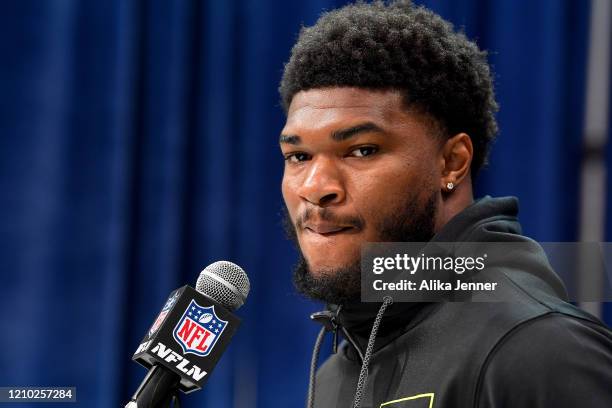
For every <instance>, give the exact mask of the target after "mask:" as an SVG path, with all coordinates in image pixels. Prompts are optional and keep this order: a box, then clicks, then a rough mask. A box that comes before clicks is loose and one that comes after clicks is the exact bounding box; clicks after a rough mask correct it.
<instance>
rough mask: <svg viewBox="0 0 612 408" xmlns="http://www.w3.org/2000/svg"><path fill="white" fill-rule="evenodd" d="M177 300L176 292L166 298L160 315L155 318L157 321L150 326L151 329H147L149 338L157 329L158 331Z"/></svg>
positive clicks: (177, 294)
mask: <svg viewBox="0 0 612 408" xmlns="http://www.w3.org/2000/svg"><path fill="white" fill-rule="evenodd" d="M178 298H179V293H178V292H177V293H174V294H173V295H171V296H170V297H169V298H168V300H167V301H166V304H165V305H164V307H163V308H162V311H161V313H160V314H159V316H157V319H155V323H153V326H151V328H150V329H149V337H150V336H152V335H153V334H154V333H155V332H156V331H157V329H159V326H161V324H162V323H163V322H164V320H166V316H167V315H168V311H169V310H170V308H171V307H172V306H174V303H175V302H176V300H177V299H178Z"/></svg>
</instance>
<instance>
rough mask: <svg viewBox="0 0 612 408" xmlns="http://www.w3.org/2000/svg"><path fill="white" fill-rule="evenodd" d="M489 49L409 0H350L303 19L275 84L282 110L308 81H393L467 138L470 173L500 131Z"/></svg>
mask: <svg viewBox="0 0 612 408" xmlns="http://www.w3.org/2000/svg"><path fill="white" fill-rule="evenodd" d="M486 57H487V54H486V52H484V51H481V50H480V49H479V48H478V46H477V45H476V44H475V43H474V42H472V41H470V40H468V39H467V37H466V36H465V35H464V34H463V33H462V32H455V31H454V29H453V26H452V24H451V23H449V22H447V21H445V20H443V19H442V18H441V17H440V16H438V15H436V14H434V13H433V12H431V11H430V10H427V9H425V8H423V7H415V6H413V5H411V4H410V3H409V2H407V1H398V2H394V3H392V4H385V3H383V2H374V3H364V2H359V3H356V4H350V5H347V6H344V7H342V8H340V9H337V10H333V11H329V12H326V13H324V14H322V15H321V17H320V18H319V20H318V21H317V22H316V24H315V25H314V26H312V27H303V28H302V30H301V31H300V35H299V38H298V40H297V43H296V44H295V45H294V47H293V49H292V50H291V57H290V59H289V62H288V63H287V64H286V65H285V69H284V73H283V77H282V80H281V84H280V89H279V90H280V94H281V98H282V105H283V108H284V109H285V112H286V111H287V110H288V108H289V105H290V104H291V100H292V99H293V96H294V95H295V94H296V93H298V92H300V91H305V90H308V89H315V88H325V87H342V86H347V87H359V88H366V89H398V90H400V91H401V92H402V94H403V95H404V96H403V97H404V100H405V104H406V106H407V107H410V108H417V109H419V110H420V111H422V112H423V113H425V114H428V115H430V117H432V118H433V119H434V120H435V121H436V122H437V125H440V126H439V127H440V128H441V129H443V132H444V133H445V135H446V137H451V136H453V135H455V134H457V133H461V132H465V133H467V134H468V135H469V136H470V138H471V139H472V143H473V145H474V157H473V159H472V166H471V170H472V177H475V175H476V174H477V173H478V171H479V170H480V168H481V167H482V166H483V165H484V164H486V159H487V155H488V151H489V146H490V144H491V142H492V140H493V139H494V137H495V135H496V133H497V123H496V120H495V113H496V111H497V103H496V102H495V96H494V91H493V81H492V79H491V70H490V67H489V64H488V63H487V58H486Z"/></svg>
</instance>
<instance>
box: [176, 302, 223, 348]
mask: <svg viewBox="0 0 612 408" xmlns="http://www.w3.org/2000/svg"><path fill="white" fill-rule="evenodd" d="M226 325H227V321H226V320H221V319H219V317H218V316H217V314H216V313H215V307H214V306H208V307H202V306H200V305H198V304H197V303H196V301H195V300H192V301H191V303H190V304H189V306H188V307H187V309H185V313H183V316H182V317H181V319H180V320H179V322H178V324H177V325H176V327H175V328H174V332H173V335H174V339H175V340H176V341H177V343H178V344H180V345H181V348H182V349H183V353H185V354H187V353H193V354H197V355H199V356H203V357H204V356H207V355H208V354H210V352H211V351H212V349H213V347H214V346H215V344H216V343H217V340H218V339H219V337H221V333H223V329H225V326H226Z"/></svg>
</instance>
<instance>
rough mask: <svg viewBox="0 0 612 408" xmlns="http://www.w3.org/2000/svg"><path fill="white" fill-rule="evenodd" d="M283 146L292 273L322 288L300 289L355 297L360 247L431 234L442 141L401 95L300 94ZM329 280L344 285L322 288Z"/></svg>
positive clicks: (351, 90)
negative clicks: (296, 257) (296, 254)
mask: <svg viewBox="0 0 612 408" xmlns="http://www.w3.org/2000/svg"><path fill="white" fill-rule="evenodd" d="M280 145H281V150H282V152H283V155H284V157H285V170H284V175H283V182H282V190H283V197H284V199H285V204H286V206H287V211H288V215H289V218H290V220H289V222H290V224H291V226H292V227H293V230H292V231H290V233H291V235H292V236H293V238H294V239H295V240H296V241H297V244H298V245H299V249H300V252H301V254H302V257H303V259H301V263H302V265H301V266H300V265H298V269H301V271H298V272H297V273H301V274H302V275H304V274H306V275H307V276H301V277H298V279H304V278H306V279H307V280H308V282H309V283H308V284H307V286H308V285H309V286H312V285H315V286H319V288H318V289H316V290H315V292H317V291H318V292H317V293H307V294H310V295H311V296H313V297H316V298H320V299H321V300H325V301H329V302H334V301H335V300H337V299H334V297H338V296H339V297H341V298H342V299H348V298H354V297H355V295H356V293H354V292H355V291H357V292H358V287H359V285H358V280H359V262H360V249H361V245H362V244H363V243H365V242H381V241H427V240H429V239H430V238H431V236H432V235H433V230H434V218H435V215H436V214H435V212H436V203H437V202H438V200H439V188H438V185H439V179H440V174H439V169H440V160H441V159H440V148H441V141H440V138H439V137H436V136H435V135H434V134H433V131H432V129H431V126H428V122H426V121H425V120H424V119H423V116H422V115H419V114H417V113H414V112H410V111H408V110H407V109H406V107H405V106H404V104H403V101H402V95H401V93H399V92H397V91H372V90H365V89H357V88H325V89H314V90H308V91H302V92H299V93H298V94H296V95H295V97H294V98H293V100H292V102H291V105H290V107H289V111H288V115H287V123H286V124H285V127H284V129H283V130H282V132H281V139H280ZM340 275H347V276H340ZM299 285H300V284H299V283H298V286H299ZM334 285H335V286H343V287H338V288H326V286H334ZM321 287H322V288H321ZM349 287H350V288H349ZM301 289H304V288H301ZM310 289H312V288H305V290H304V291H306V292H308V291H309V290H310ZM321 289H322V291H323V292H329V293H327V294H323V295H322V294H321V293H319V292H321ZM328 289H329V290H328ZM347 291H349V292H351V293H347ZM330 297H331V298H330Z"/></svg>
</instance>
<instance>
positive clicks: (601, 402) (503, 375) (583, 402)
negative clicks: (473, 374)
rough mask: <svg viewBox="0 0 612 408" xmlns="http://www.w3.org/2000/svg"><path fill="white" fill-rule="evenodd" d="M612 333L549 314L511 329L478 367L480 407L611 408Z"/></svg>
mask: <svg viewBox="0 0 612 408" xmlns="http://www.w3.org/2000/svg"><path fill="white" fill-rule="evenodd" d="M610 385H612V333H611V332H610V330H609V329H608V328H606V327H605V326H604V325H603V324H601V323H598V322H597V321H594V320H590V319H585V318H581V317H578V316H575V315H567V314H564V313H559V312H551V313H548V314H545V315H542V316H539V317H537V318H534V319H530V320H528V321H525V322H523V323H521V324H520V325H517V326H516V327H514V328H513V329H512V330H511V331H509V332H508V333H506V335H505V336H504V337H503V338H502V339H500V341H499V342H498V343H497V344H496V345H495V347H494V348H493V349H492V350H491V352H490V353H489V355H488V357H487V359H486V361H485V363H484V364H483V366H482V369H481V373H480V376H479V380H478V387H477V391H476V392H477V395H476V397H477V401H479V405H478V406H481V407H485V406H487V407H501V406H504V407H505V406H508V407H509V406H531V407H547V406H555V407H565V406H594V407H598V406H602V407H603V406H612V393H610V391H609V387H610Z"/></svg>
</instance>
